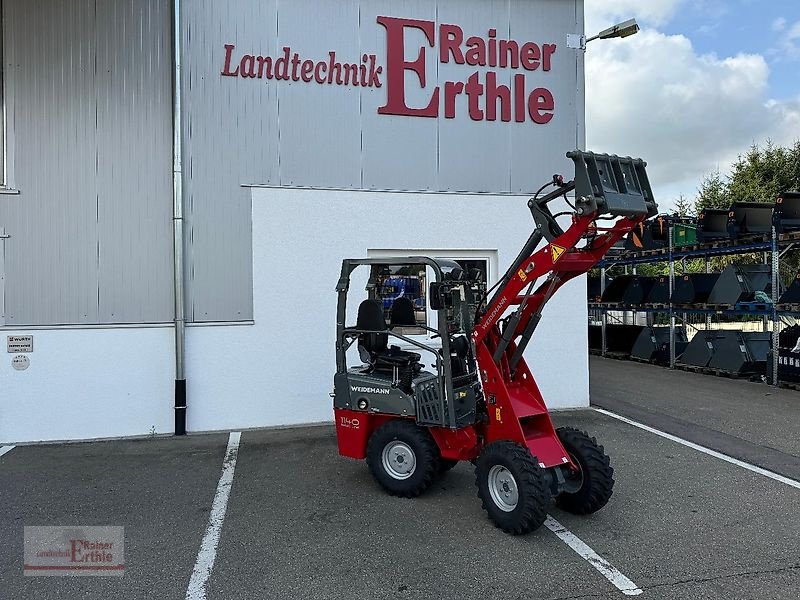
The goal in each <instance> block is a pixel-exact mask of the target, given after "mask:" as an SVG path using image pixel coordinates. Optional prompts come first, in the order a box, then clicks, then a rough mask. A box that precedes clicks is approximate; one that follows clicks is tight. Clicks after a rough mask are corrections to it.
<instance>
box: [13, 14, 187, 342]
mask: <svg viewBox="0 0 800 600" xmlns="http://www.w3.org/2000/svg"><path fill="white" fill-rule="evenodd" d="M2 7H3V34H4V65H3V67H4V71H5V100H6V115H7V124H8V125H7V129H8V132H9V138H8V152H9V158H10V160H9V161H8V162H9V166H10V169H9V172H8V178H7V182H8V185H9V186H13V187H14V188H16V189H17V190H19V194H16V195H14V194H2V195H0V225H2V226H4V227H5V229H6V232H7V233H8V234H9V235H10V236H11V237H10V238H9V239H8V240H7V241H6V243H5V250H6V260H5V269H6V274H5V308H6V314H5V324H6V325H7V326H18V325H58V324H96V323H143V322H165V321H170V320H171V319H172V314H173V309H172V283H171V282H172V227H171V218H172V212H171V211H172V179H171V157H172V89H171V88H172V85H171V76H172V75H171V74H172V53H171V35H170V22H171V21H170V20H171V7H170V3H169V2H164V1H161V0H115V1H113V2H107V1H104V0H73V1H70V2H64V1H61V0H35V1H32V0H4V2H3V3H2Z"/></svg>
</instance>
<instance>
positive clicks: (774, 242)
mask: <svg viewBox="0 0 800 600" xmlns="http://www.w3.org/2000/svg"><path fill="white" fill-rule="evenodd" d="M672 229H673V227H672V224H670V225H669V231H668V239H669V245H668V246H667V248H665V249H664V250H663V251H660V252H659V251H649V252H648V253H647V254H629V255H622V256H617V257H607V258H605V259H604V260H603V261H601V262H600V263H599V264H598V266H599V268H600V291H601V294H602V293H603V292H605V284H606V272H607V270H608V269H611V268H613V267H623V266H624V267H627V266H630V267H632V268H633V272H634V274H635V273H636V266H637V265H642V264H649V263H657V262H667V263H668V264H669V293H670V302H669V304H668V305H667V307H666V309H665V308H663V307H661V308H659V307H635V308H630V309H626V308H620V307H608V306H603V305H602V303H589V310H592V311H598V312H600V315H601V318H600V321H601V326H602V350H601V354H602V355H603V356H605V354H606V325H607V323H608V312H611V311H628V310H629V311H631V312H634V313H642V312H644V313H647V312H652V313H666V314H667V315H668V317H669V346H670V361H669V366H670V368H671V369H674V368H675V358H676V357H675V324H676V318H677V317H676V313H684V314H705V315H707V317H706V326H707V327H708V326H709V325H710V321H711V316H712V315H723V316H744V315H746V316H762V317H763V318H764V319H765V321H766V319H768V318H771V319H772V332H771V333H772V381H771V382H770V383H771V384H772V385H778V338H779V333H780V317H781V316H784V315H792V316H798V315H799V314H800V313H797V312H794V311H783V310H778V308H777V305H778V299H779V294H778V292H779V285H778V282H779V279H780V278H779V268H780V258H781V256H783V254H785V253H786V252H788V251H790V250H792V249H793V248H794V246H795V245H796V244H798V243H800V237H798V236H779V235H778V234H777V233H776V231H775V227H772V231H771V235H769V236H767V239H756V240H753V239H751V240H749V241H744V242H741V243H736V242H735V241H732V242H731V243H730V244H728V245H722V244H715V245H714V247H708V248H705V247H703V248H696V247H695V248H686V249H684V248H681V247H677V248H676V247H675V246H674V245H673V238H672ZM782 238H784V239H782ZM755 252H763V253H764V256H765V261H764V262H765V263H769V264H771V275H772V281H771V283H772V286H771V287H772V298H771V300H772V305H771V306H770V307H768V308H767V310H763V311H759V310H740V309H716V308H694V309H690V308H683V307H680V308H678V307H675V306H674V305H673V304H672V301H671V299H672V292H673V290H674V287H675V263H676V261H683V260H685V259H691V258H705V272H706V273H708V272H709V267H710V264H709V263H710V259H711V258H712V257H714V256H731V255H736V254H752V253H755ZM770 259H771V260H770Z"/></svg>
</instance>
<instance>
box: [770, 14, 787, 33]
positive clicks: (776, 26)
mask: <svg viewBox="0 0 800 600" xmlns="http://www.w3.org/2000/svg"><path fill="white" fill-rule="evenodd" d="M784 29H786V19H785V18H784V17H778V18H777V19H775V20H774V21H773V22H772V31H783V30H784Z"/></svg>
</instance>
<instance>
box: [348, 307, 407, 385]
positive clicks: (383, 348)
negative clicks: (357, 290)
mask: <svg viewBox="0 0 800 600" xmlns="http://www.w3.org/2000/svg"><path fill="white" fill-rule="evenodd" d="M356 329H368V330H371V331H376V332H379V333H362V334H361V335H359V336H358V354H359V356H360V357H361V360H362V361H364V362H365V363H367V364H369V365H372V367H373V369H374V370H375V371H378V372H389V373H393V372H394V369H395V368H397V369H403V368H408V367H411V368H413V369H414V370H418V369H419V359H420V355H419V354H417V353H416V352H405V351H404V350H401V349H400V348H398V347H397V346H390V345H389V334H388V333H380V332H385V331H388V328H387V327H386V320H385V319H384V318H383V307H382V306H381V303H380V302H378V301H377V300H372V299H367V300H364V301H363V302H362V303H361V304H360V305H359V307H358V318H357V319H356Z"/></svg>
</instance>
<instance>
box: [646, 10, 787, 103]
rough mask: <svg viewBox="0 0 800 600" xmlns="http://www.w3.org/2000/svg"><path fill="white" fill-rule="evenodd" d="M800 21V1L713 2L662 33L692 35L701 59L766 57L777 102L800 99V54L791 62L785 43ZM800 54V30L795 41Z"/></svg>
mask: <svg viewBox="0 0 800 600" xmlns="http://www.w3.org/2000/svg"><path fill="white" fill-rule="evenodd" d="M797 22H800V0H776V1H773V0H762V1H761V2H758V1H756V0H733V1H727V2H722V1H718V0H710V1H705V2H693V3H686V4H684V5H683V6H681V8H680V10H679V11H678V12H677V13H676V14H675V16H674V17H673V18H672V20H670V21H669V22H667V23H666V24H665V25H664V26H663V27H661V31H663V32H664V33H668V34H683V35H685V36H687V37H688V38H689V39H690V40H691V41H692V44H693V45H694V47H695V48H696V49H697V52H698V53H700V54H708V53H715V54H716V55H717V56H734V55H736V54H738V53H742V52H744V53H748V54H761V55H763V56H764V57H765V58H766V59H767V63H768V64H769V67H770V77H769V84H770V91H771V94H772V96H773V97H774V98H778V99H787V98H791V97H793V96H794V97H796V96H797V95H798V94H800V54H798V56H795V57H793V59H792V60H789V59H787V57H786V55H785V53H784V52H782V46H781V41H782V40H783V39H784V37H785V35H786V33H787V32H788V30H789V28H790V27H791V25H792V24H794V23H797ZM795 48H797V50H798V53H800V31H798V36H797V38H796V39H795Z"/></svg>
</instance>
